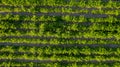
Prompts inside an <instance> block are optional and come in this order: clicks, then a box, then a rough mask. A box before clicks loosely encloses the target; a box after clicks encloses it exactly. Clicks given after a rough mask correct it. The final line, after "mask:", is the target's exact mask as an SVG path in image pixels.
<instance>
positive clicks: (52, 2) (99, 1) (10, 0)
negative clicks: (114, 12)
mask: <svg viewBox="0 0 120 67" xmlns="http://www.w3.org/2000/svg"><path fill="white" fill-rule="evenodd" d="M0 3H1V4H5V5H9V4H12V5H31V4H32V5H38V4H39V5H49V6H80V7H98V8H100V7H117V8H119V6H120V3H119V1H112V0H109V1H106V2H105V1H104V0H96V1H91V0H86V1H85V0H80V1H75V0H70V1H68V0H66V1H65V0H60V1H58V0H40V1H38V0H34V1H31V0H26V1H21V0H1V1H0Z"/></svg>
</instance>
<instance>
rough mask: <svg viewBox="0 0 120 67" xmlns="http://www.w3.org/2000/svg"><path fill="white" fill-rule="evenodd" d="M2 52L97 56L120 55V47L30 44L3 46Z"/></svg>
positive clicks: (0, 48)
mask: <svg viewBox="0 0 120 67" xmlns="http://www.w3.org/2000/svg"><path fill="white" fill-rule="evenodd" d="M0 52H1V54H2V52H3V54H4V52H8V53H15V52H16V53H18V54H20V52H23V54H24V53H27V54H29V53H30V54H31V53H32V54H39V55H42V54H46V55H47V54H48V55H49V54H53V55H54V54H56V55H57V54H58V55H60V54H61V55H81V56H82V55H83V56H87V55H88V56H89V55H91V56H92V55H93V56H94V55H96V56H102V55H103V56H104V55H105V56H119V55H120V48H108V47H101V46H100V47H88V46H84V47H77V46H73V47H68V48H67V47H59V46H49V47H35V46H34V47H29V46H13V45H11V46H1V47H0Z"/></svg>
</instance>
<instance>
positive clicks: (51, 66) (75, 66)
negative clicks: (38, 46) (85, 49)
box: [0, 59, 120, 67]
mask: <svg viewBox="0 0 120 67" xmlns="http://www.w3.org/2000/svg"><path fill="white" fill-rule="evenodd" d="M20 61H22V60H17V59H16V60H6V61H4V62H0V66H6V67H10V66H13V67H14V66H22V67H26V66H29V67H33V66H34V67H38V66H40V67H46V66H47V67H61V66H62V67H67V66H69V67H110V66H112V67H118V66H119V64H120V63H119V62H112V63H110V62H109V63H107V61H106V62H101V63H94V62H93V63H89V62H88V63H84V62H79V63H78V62H73V63H69V62H66V61H61V62H49V63H36V62H24V61H22V62H20ZM28 61H29V60H28ZM63 65H64V66H63Z"/></svg>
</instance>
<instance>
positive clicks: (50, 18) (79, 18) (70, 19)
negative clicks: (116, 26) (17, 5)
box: [0, 14, 120, 23]
mask: <svg viewBox="0 0 120 67" xmlns="http://www.w3.org/2000/svg"><path fill="white" fill-rule="evenodd" d="M0 18H1V20H21V21H24V20H28V21H29V20H31V21H64V22H93V23H94V22H110V23H112V22H117V21H120V19H119V18H117V17H113V16H109V17H106V18H85V17H84V16H70V15H67V16H45V15H42V16H35V15H33V16H21V15H12V14H7V15H0Z"/></svg>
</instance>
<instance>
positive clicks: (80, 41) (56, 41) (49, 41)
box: [0, 38, 120, 45]
mask: <svg viewBox="0 0 120 67" xmlns="http://www.w3.org/2000/svg"><path fill="white" fill-rule="evenodd" d="M0 42H11V43H33V44H56V45H58V44H120V42H119V40H104V39H103V40H102V39H101V40H97V39H95V40H87V38H86V39H69V38H68V39H64V38H55V39H53V38H49V39H41V38H40V39H35V38H31V39H29V38H0Z"/></svg>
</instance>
